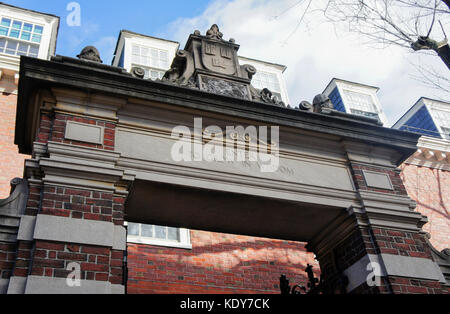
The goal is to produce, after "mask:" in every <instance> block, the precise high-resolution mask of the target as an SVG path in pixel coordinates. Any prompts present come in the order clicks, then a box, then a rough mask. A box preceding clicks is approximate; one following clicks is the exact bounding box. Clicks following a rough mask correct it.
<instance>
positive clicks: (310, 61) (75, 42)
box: [3, 0, 450, 124]
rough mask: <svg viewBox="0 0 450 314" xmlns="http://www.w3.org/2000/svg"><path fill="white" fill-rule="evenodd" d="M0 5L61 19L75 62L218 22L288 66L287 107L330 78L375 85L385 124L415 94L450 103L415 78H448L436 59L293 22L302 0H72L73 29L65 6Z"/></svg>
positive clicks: (47, 0)
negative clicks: (134, 36) (120, 40)
mask: <svg viewBox="0 0 450 314" xmlns="http://www.w3.org/2000/svg"><path fill="white" fill-rule="evenodd" d="M315 1H320V0H315ZM3 2H5V3H7V4H11V5H15V6H19V7H23V8H28V9H32V10H36V11H40V12H44V13H50V14H54V15H57V16H59V17H61V25H60V29H59V34H58V42H57V50H56V53H57V54H60V55H66V56H71V57H75V56H76V55H77V54H78V53H79V52H80V51H81V49H82V48H83V47H85V46H87V45H94V46H96V47H97V48H98V49H99V51H100V53H101V57H102V59H103V61H104V63H106V64H110V63H111V60H112V58H113V53H114V48H115V45H116V42H117V37H118V35H119V32H120V30H122V29H127V30H130V31H133V32H137V33H142V34H146V35H151V36H156V37H161V38H166V39H169V40H174V41H178V42H180V43H181V47H184V44H185V42H186V39H187V38H188V36H189V34H191V33H193V31H194V30H197V29H198V30H200V31H201V32H202V34H204V33H205V32H206V30H208V29H209V27H210V26H211V25H212V24H218V25H219V27H220V30H221V32H222V33H223V34H224V38H225V39H229V38H234V39H235V40H236V43H238V44H240V45H241V48H240V51H239V54H240V55H241V56H245V57H249V58H253V59H260V60H264V61H269V62H274V63H277V64H283V65H286V66H287V70H286V72H285V79H286V82H287V86H288V92H289V98H290V104H291V106H293V107H296V106H297V105H298V104H299V103H300V102H301V101H303V100H307V101H310V102H312V100H313V98H314V96H315V95H317V94H320V93H321V92H323V90H324V89H325V87H326V86H327V85H328V83H329V82H330V81H331V79H332V78H340V79H344V80H349V81H354V82H359V83H362V84H367V85H371V86H377V87H379V88H380V91H379V92H378V97H379V99H380V102H381V104H382V106H383V109H384V111H385V113H386V115H387V117H388V120H389V121H390V123H391V124H394V123H395V122H396V121H397V120H398V119H399V118H400V117H401V116H402V115H403V114H404V113H405V112H406V111H407V110H408V109H409V108H410V107H411V106H412V105H414V103H415V102H416V101H417V100H418V99H419V98H420V97H422V96H424V97H428V98H434V99H441V100H446V101H449V100H450V95H449V94H448V93H445V92H443V91H440V90H437V89H432V88H430V87H427V86H426V85H424V84H423V82H420V80H418V79H417V76H418V73H417V70H416V69H415V67H414V65H415V64H421V65H431V66H433V67H434V68H435V69H440V70H442V69H443V70H444V72H442V73H443V74H444V75H445V76H446V77H449V74H450V72H449V71H448V70H447V69H446V68H445V65H443V63H442V61H440V60H439V58H437V57H435V56H430V55H426V54H418V53H414V52H412V50H411V51H410V50H408V49H404V48H397V47H388V48H385V49H374V48H373V47H371V46H368V45H365V44H364V40H362V39H361V38H358V37H356V36H355V35H352V34H349V33H348V32H346V31H345V30H344V29H340V28H336V27H335V26H334V25H331V24H330V23H323V22H322V21H320V19H317V18H316V17H317V16H314V14H311V15H308V16H307V17H306V18H305V19H303V20H302V23H300V24H299V21H300V19H301V16H302V14H303V12H304V10H305V5H307V2H306V1H304V2H302V3H300V4H298V3H299V1H298V0H189V1H186V0H164V1H156V0H127V1H118V0H108V1H107V0H77V1H76V2H77V3H79V5H80V8H81V20H80V22H81V23H80V24H81V25H80V26H69V25H68V23H67V17H68V16H69V14H70V13H71V12H70V11H68V10H67V5H68V4H69V3H70V2H71V1H66V0H40V1H36V0H9V1H3ZM444 25H445V24H444ZM448 33H450V30H449V31H448ZM449 78H450V77H449Z"/></svg>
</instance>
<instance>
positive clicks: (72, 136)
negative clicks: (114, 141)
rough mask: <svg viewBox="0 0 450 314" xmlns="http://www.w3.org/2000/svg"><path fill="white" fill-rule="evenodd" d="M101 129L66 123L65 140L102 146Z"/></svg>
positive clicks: (99, 127) (95, 126)
mask: <svg viewBox="0 0 450 314" xmlns="http://www.w3.org/2000/svg"><path fill="white" fill-rule="evenodd" d="M103 132H104V131H103V127H101V126H98V125H90V124H85V123H79V122H74V121H67V125H66V134H65V136H64V137H65V138H66V139H67V140H73V141H80V142H85V143H91V144H99V145H101V144H103Z"/></svg>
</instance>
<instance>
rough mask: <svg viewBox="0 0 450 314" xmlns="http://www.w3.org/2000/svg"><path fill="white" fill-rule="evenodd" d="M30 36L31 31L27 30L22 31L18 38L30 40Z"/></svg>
mask: <svg viewBox="0 0 450 314" xmlns="http://www.w3.org/2000/svg"><path fill="white" fill-rule="evenodd" d="M30 38H31V33H27V32H22V36H20V39H23V40H30Z"/></svg>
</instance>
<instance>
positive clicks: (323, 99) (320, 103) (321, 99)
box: [313, 94, 334, 113]
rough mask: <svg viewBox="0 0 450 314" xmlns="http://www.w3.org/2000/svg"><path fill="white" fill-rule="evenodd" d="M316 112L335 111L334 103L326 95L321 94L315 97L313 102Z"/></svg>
mask: <svg viewBox="0 0 450 314" xmlns="http://www.w3.org/2000/svg"><path fill="white" fill-rule="evenodd" d="M313 107H314V112H316V113H322V111H323V110H324V109H334V106H333V103H332V102H331V100H330V98H328V96H326V95H324V94H319V95H317V96H316V97H314V101H313Z"/></svg>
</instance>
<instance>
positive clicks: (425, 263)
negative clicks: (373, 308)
mask: <svg viewBox="0 0 450 314" xmlns="http://www.w3.org/2000/svg"><path fill="white" fill-rule="evenodd" d="M371 263H374V264H375V265H379V268H378V269H377V270H376V271H377V273H375V274H376V275H377V276H378V277H386V276H396V277H407V278H411V279H423V280H432V281H439V282H441V283H445V279H444V276H443V274H442V272H441V270H440V269H439V266H438V265H437V264H436V263H435V262H434V261H432V260H430V259H424V258H417V257H409V256H400V255H392V254H380V255H374V254H367V255H365V256H364V257H363V258H361V259H360V260H359V261H357V262H356V263H354V264H353V265H352V266H350V267H348V268H347V269H346V270H344V271H343V273H344V275H345V276H347V278H348V279H349V285H348V287H347V291H348V292H351V291H352V290H354V289H355V288H357V287H359V286H360V285H362V284H363V283H365V282H366V281H367V279H368V277H369V276H370V275H371V273H372V271H373V268H372V267H371V266H370V264H371Z"/></svg>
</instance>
